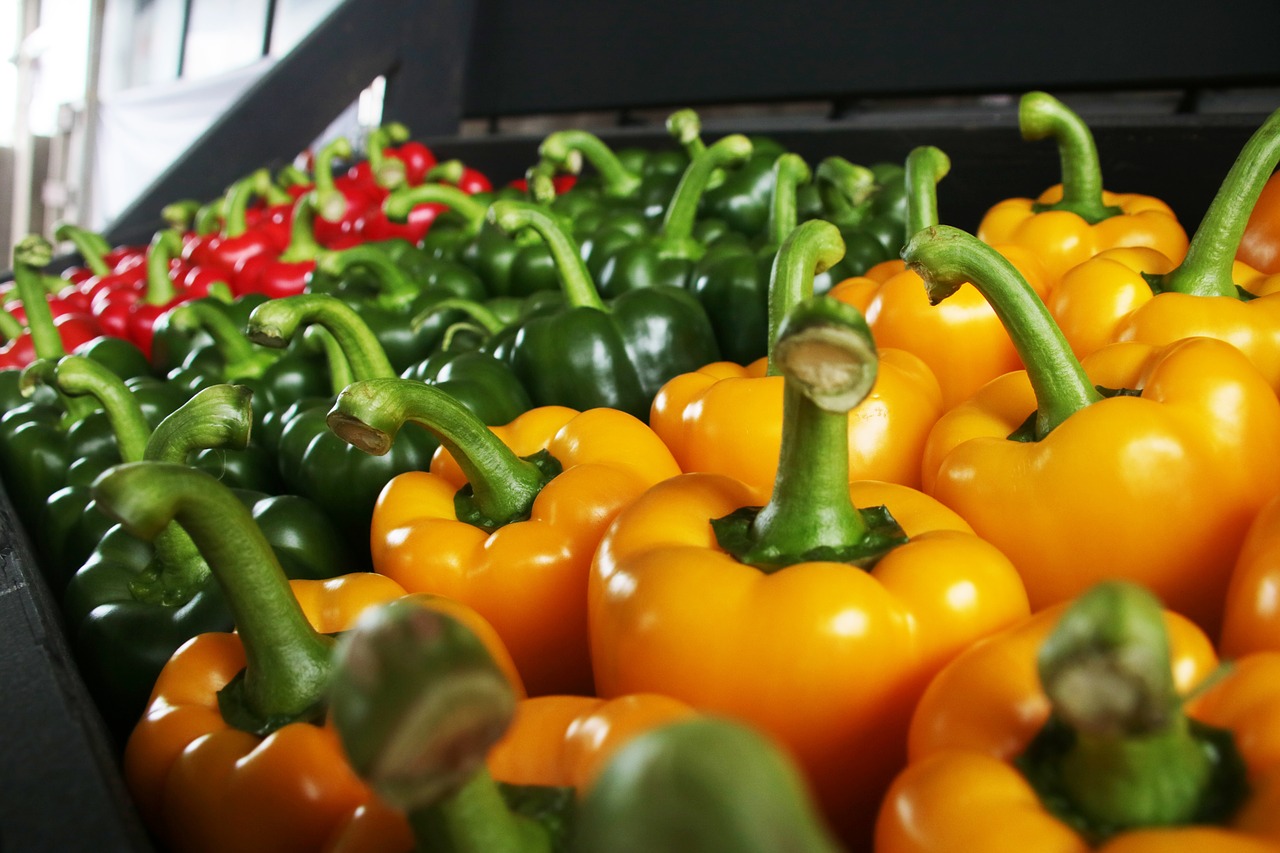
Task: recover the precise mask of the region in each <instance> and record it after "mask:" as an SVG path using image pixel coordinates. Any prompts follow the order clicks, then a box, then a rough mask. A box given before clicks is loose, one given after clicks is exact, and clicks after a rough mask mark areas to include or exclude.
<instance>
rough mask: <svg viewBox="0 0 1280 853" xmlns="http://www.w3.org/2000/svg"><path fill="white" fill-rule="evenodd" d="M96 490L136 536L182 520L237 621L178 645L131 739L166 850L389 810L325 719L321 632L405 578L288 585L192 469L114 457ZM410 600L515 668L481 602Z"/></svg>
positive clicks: (330, 829)
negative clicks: (443, 614) (120, 461)
mask: <svg viewBox="0 0 1280 853" xmlns="http://www.w3.org/2000/svg"><path fill="white" fill-rule="evenodd" d="M94 494H95V499H96V500H97V502H98V505H99V506H100V507H102V508H103V509H104V511H106V512H108V513H110V514H112V515H113V516H115V517H116V518H118V519H119V520H120V521H121V522H122V523H123V524H124V525H125V527H126V528H127V529H128V530H129V531H130V532H131V533H133V534H134V535H137V536H140V537H142V538H150V537H153V536H154V535H156V534H157V533H159V531H160V530H162V529H163V528H164V527H165V526H166V525H168V524H169V523H170V522H171V521H176V522H177V523H179V524H180V525H181V526H182V527H183V529H184V530H186V531H187V533H188V534H190V536H191V538H192V540H193V541H195V543H196V544H197V546H198V547H199V548H200V551H201V554H202V555H203V556H204V558H205V559H206V561H207V562H208V563H209V565H210V568H211V569H212V571H213V572H214V574H215V576H216V577H217V578H218V581H219V583H220V585H221V586H222V587H223V590H224V593H225V594H226V596H227V599H228V602H229V604H230V606H231V609H232V612H233V613H234V615H235V618H236V624H237V627H238V633H236V634H200V635H198V636H196V637H195V638H193V639H191V640H190V641H188V642H187V643H186V644H184V645H183V646H182V647H181V648H180V649H179V650H178V651H177V652H176V653H175V654H174V656H173V658H172V659H171V660H170V661H169V663H168V664H167V665H166V666H165V667H164V669H163V670H162V671H161V674H160V677H159V679H158V681H157V682H156V686H155V689H154V691H153V693H152V697H151V701H150V704H149V706H148V708H147V711H146V713H145V715H144V716H143V718H142V720H141V721H140V722H139V723H138V725H137V727H136V728H135V729H134V731H133V733H132V734H131V736H130V738H129V741H128V743H127V745H126V748H125V754H124V776H125V781H126V784H127V785H128V787H129V790H130V792H131V793H132V795H133V798H134V802H135V803H136V805H137V807H138V810H139V812H140V813H141V815H142V817H143V819H144V821H145V822H146V824H147V825H148V826H149V827H150V828H151V830H152V831H153V832H154V833H155V834H156V836H157V837H158V838H159V839H160V840H161V841H162V842H163V843H164V844H165V845H166V847H167V848H168V849H172V850H183V851H186V850H192V851H202V850H208V851H225V850H237V851H255V850H262V851H275V853H281V852H282V851H292V850H297V851H310V850H319V849H321V847H322V846H323V845H325V844H326V843H327V842H328V839H329V838H330V836H331V834H332V833H334V832H335V831H337V829H338V828H339V827H341V826H342V825H344V824H345V823H346V822H347V821H348V820H349V819H350V815H351V814H352V813H353V812H356V811H360V810H368V809H375V810H377V809H383V808H385V807H384V806H383V805H382V804H381V803H380V802H379V801H378V798H377V797H376V795H375V794H374V793H373V791H372V790H371V789H370V788H369V787H368V785H366V784H365V783H364V782H363V781H362V780H361V779H360V778H359V777H358V776H356V774H355V773H354V772H353V771H352V770H351V768H350V766H349V764H348V762H347V760H346V758H345V756H344V754H343V751H342V746H341V744H340V743H339V741H338V737H337V735H336V733H335V731H334V729H333V728H332V726H331V725H330V723H329V722H328V720H327V719H326V715H325V705H324V698H325V690H326V689H327V679H328V673H329V670H330V666H331V660H330V648H331V646H332V640H331V639H330V638H329V637H327V636H325V635H326V634H329V633H334V632H338V631H343V630H346V629H347V628H349V627H350V626H351V623H352V622H353V621H354V619H355V617H356V616H358V615H359V613H360V612H361V611H362V610H363V609H365V608H366V607H368V606H369V605H371V604H377V603H381V602H384V601H387V600H390V599H398V598H402V597H404V595H405V592H404V589H403V588H402V587H400V586H399V585H398V584H396V583H395V582H394V581H392V580H390V579H389V578H385V577H381V576H379V575H374V574H369V573H357V574H352V575H345V576H342V577H338V578H332V579H328V580H322V581H293V582H292V584H290V582H288V581H286V579H285V576H284V573H283V571H282V570H281V569H280V566H279V563H278V562H277V561H276V558H275V556H274V554H273V552H272V550H271V548H270V546H269V545H268V544H267V543H266V541H265V539H264V538H263V537H262V535H261V533H260V532H259V531H258V530H257V528H256V526H255V525H254V524H253V520H252V518H251V517H250V516H249V513H248V510H246V509H245V508H244V505H243V504H242V503H241V502H240V501H239V500H238V499H236V497H235V496H234V495H232V494H231V492H230V491H229V490H228V489H226V488H225V487H223V486H221V485H219V484H218V483H217V481H215V480H214V479H213V478H212V477H210V476H209V475H207V474H204V473H203V472H200V471H197V470H195V469H191V468H188V467H186V466H180V465H170V464H165V463H151V462H141V463H132V464H127V465H121V466H118V467H117V468H115V469H112V470H111V471H109V472H108V473H107V474H104V475H103V477H102V478H100V479H99V480H98V482H97V483H95V485H94ZM295 595H296V597H295ZM406 601H409V599H406ZM413 606H418V607H421V606H427V607H432V606H436V607H442V608H443V609H444V610H446V611H449V612H453V613H457V614H458V617H457V618H460V619H462V620H464V621H466V622H467V623H468V624H469V625H471V626H473V630H474V631H475V632H476V633H477V635H479V636H484V637H486V638H487V642H488V643H489V648H490V649H491V652H490V653H491V655H492V656H493V657H494V659H495V660H497V661H499V663H498V664H496V665H497V666H499V667H500V668H501V669H502V670H503V671H504V672H506V673H509V676H510V677H513V678H514V677H517V676H516V674H515V667H514V665H513V664H512V663H511V661H510V658H509V656H508V655H506V653H505V651H504V650H503V649H502V648H501V644H500V642H498V641H497V638H496V634H495V633H494V632H493V629H492V628H488V627H486V626H484V625H483V624H482V620H480V619H479V617H478V616H476V615H475V614H474V613H472V614H466V613H465V612H463V611H462V610H461V608H460V607H459V606H458V605H456V604H455V603H452V602H435V601H430V600H428V599H427V597H422V598H420V599H418V600H416V601H414V602H413ZM515 683H516V684H518V682H515ZM516 689H519V688H516ZM401 823H403V819H401ZM400 831H401V834H403V833H404V831H405V830H404V829H403V828H402V829H401V830H400Z"/></svg>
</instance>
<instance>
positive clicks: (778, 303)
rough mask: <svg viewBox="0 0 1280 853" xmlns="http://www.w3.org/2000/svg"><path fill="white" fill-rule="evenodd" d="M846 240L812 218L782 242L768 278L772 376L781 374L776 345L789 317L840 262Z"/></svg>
mask: <svg viewBox="0 0 1280 853" xmlns="http://www.w3.org/2000/svg"><path fill="white" fill-rule="evenodd" d="M843 257H844V238H843V237H841V236H840V229H838V228H836V227H835V226H834V225H832V224H831V223H829V222H824V221H822V220H820V219H813V220H810V221H808V222H805V223H804V224H802V225H800V226H799V227H797V228H795V229H794V230H792V232H791V234H790V235H788V236H787V238H786V239H785V240H783V241H782V245H781V247H779V249H778V254H777V256H776V257H775V258H774V261H773V270H772V272H771V273H770V277H769V375H770V376H777V375H778V374H779V369H778V365H777V362H776V359H775V358H774V352H773V351H774V344H775V343H776V342H777V340H778V335H779V333H780V330H781V328H782V323H783V321H784V320H785V319H786V317H787V315H788V314H790V313H791V311H792V310H794V309H795V307H796V306H797V305H799V304H800V303H802V302H804V301H806V300H807V299H809V298H810V297H811V296H813V277H814V276H815V275H817V274H818V273H822V272H826V271H827V270H829V269H830V268H831V267H833V266H835V265H836V264H838V263H840V260H841V259H842V258H843Z"/></svg>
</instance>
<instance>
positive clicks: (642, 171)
mask: <svg viewBox="0 0 1280 853" xmlns="http://www.w3.org/2000/svg"><path fill="white" fill-rule="evenodd" d="M538 157H539V160H540V161H541V162H542V163H545V164H548V165H550V166H551V167H553V168H552V170H551V173H552V174H554V173H555V172H568V173H570V174H572V175H575V176H578V179H577V181H576V182H575V183H574V184H573V187H572V189H571V190H569V191H566V192H564V193H559V191H557V195H556V201H555V202H553V204H552V207H553V209H554V211H555V212H556V213H558V214H560V215H562V216H565V217H568V218H570V219H577V218H578V217H579V216H582V215H584V214H588V215H596V214H598V213H600V212H602V211H606V210H617V209H628V210H635V211H639V212H641V213H642V214H643V215H645V216H647V217H649V218H655V219H656V218H660V217H661V216H662V215H663V213H664V211H665V210H666V207H667V205H668V204H669V203H670V201H671V196H672V194H673V193H674V192H675V188H676V184H677V183H679V181H680V179H681V174H682V173H683V172H684V171H685V167H686V166H687V165H688V163H689V158H687V157H685V155H684V154H682V153H681V152H678V151H648V150H642V149H638V148H633V149H627V150H625V151H619V152H614V151H613V150H612V149H611V148H609V146H608V145H606V144H605V143H604V141H603V140H601V139H600V138H599V137H598V136H596V135H594V134H592V133H589V132H587V131H585V130H558V131H556V132H555V133H552V134H550V135H549V136H547V137H546V139H544V140H543V141H542V144H541V145H539V146H538ZM586 163H590V164H591V166H592V168H593V169H594V174H593V175H589V176H586V177H583V176H581V175H580V173H581V171H582V167H583V165H585V164H586ZM548 177H549V175H548ZM529 189H530V190H534V189H535V187H534V186H533V185H532V183H531V184H530V186H529Z"/></svg>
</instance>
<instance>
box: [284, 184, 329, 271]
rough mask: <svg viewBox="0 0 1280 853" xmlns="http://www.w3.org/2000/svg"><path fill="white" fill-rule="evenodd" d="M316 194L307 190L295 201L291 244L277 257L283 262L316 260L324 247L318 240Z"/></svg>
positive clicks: (291, 223)
mask: <svg viewBox="0 0 1280 853" xmlns="http://www.w3.org/2000/svg"><path fill="white" fill-rule="evenodd" d="M315 220H316V194H315V192H314V191H313V192H306V193H303V194H302V195H300V196H298V200H297V201H295V202H294V203H293V218H292V219H291V220H290V222H289V245H288V246H285V247H284V251H283V252H281V253H280V257H279V258H278V259H277V260H279V261H280V262H282V263H286V264H296V263H299V262H301V261H314V260H315V259H316V258H318V257H320V253H321V252H323V251H324V247H323V246H321V245H320V243H319V241H318V240H316V232H315Z"/></svg>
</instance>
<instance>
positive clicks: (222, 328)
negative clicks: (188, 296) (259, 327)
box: [169, 299, 278, 382]
mask: <svg viewBox="0 0 1280 853" xmlns="http://www.w3.org/2000/svg"><path fill="white" fill-rule="evenodd" d="M169 322H170V324H171V325H172V326H173V327H174V328H176V329H180V330H186V331H196V330H200V331H203V332H205V333H206V334H208V335H209V337H211V338H213V345H214V346H215V347H217V349H218V353H219V354H220V355H221V356H222V360H223V362H224V364H225V365H226V367H225V369H224V370H223V375H224V377H225V378H226V379H227V380H228V381H231V382H234V381H236V380H239V379H256V378H258V377H260V376H261V375H262V374H263V373H264V372H265V371H266V369H267V368H268V367H270V366H271V365H272V364H274V363H275V361H276V359H277V358H278V356H277V354H276V353H272V352H265V351H263V350H260V349H257V348H256V347H254V346H253V345H252V344H250V342H249V339H248V338H246V337H245V334H244V332H243V331H242V330H241V329H240V328H239V327H238V326H236V324H235V323H234V322H232V321H231V318H230V317H228V316H227V315H226V314H224V313H223V312H222V311H220V310H218V309H217V308H215V307H214V306H213V305H212V304H210V303H208V302H205V301H203V300H200V299H193V300H191V301H190V302H184V303H182V304H181V305H177V306H174V307H173V308H171V309H170V312H169Z"/></svg>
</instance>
